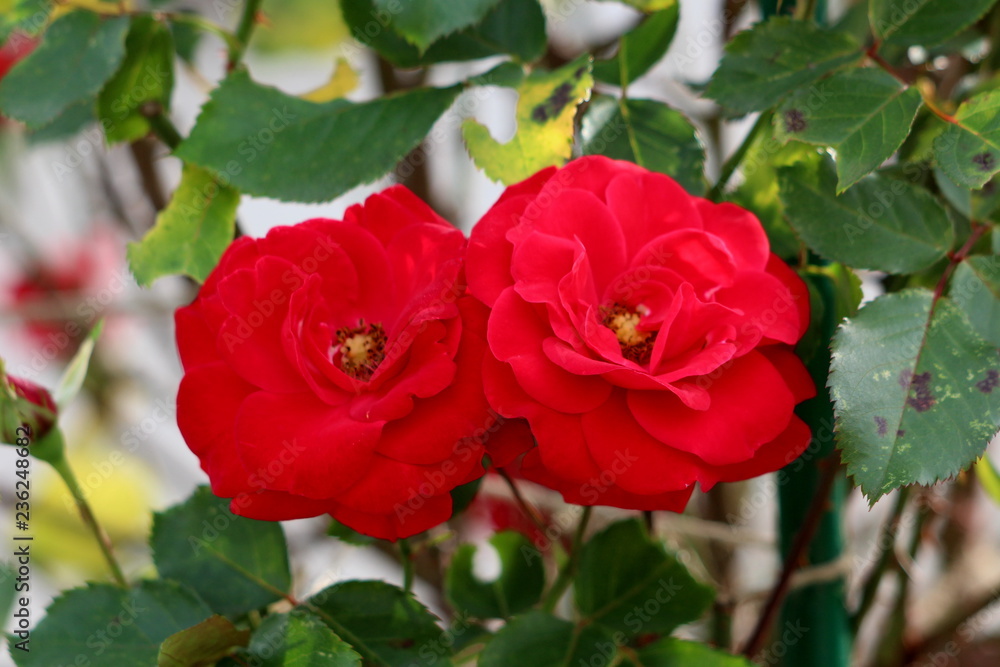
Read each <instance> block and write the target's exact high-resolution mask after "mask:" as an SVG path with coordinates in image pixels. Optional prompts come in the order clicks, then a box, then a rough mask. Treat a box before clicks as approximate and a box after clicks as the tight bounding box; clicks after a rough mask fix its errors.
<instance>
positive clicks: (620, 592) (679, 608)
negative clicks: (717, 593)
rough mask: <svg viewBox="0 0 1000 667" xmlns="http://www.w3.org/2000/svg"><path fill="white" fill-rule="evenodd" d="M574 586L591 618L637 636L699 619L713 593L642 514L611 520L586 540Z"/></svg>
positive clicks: (578, 600)
mask: <svg viewBox="0 0 1000 667" xmlns="http://www.w3.org/2000/svg"><path fill="white" fill-rule="evenodd" d="M574 591H575V592H576V605H577V607H578V608H579V610H580V613H581V614H583V615H584V616H585V617H586V618H587V620H588V621H591V622H593V623H598V624H600V625H602V626H605V627H607V628H610V629H612V630H620V631H623V632H626V633H628V634H630V635H633V636H634V635H639V634H646V633H654V632H655V633H659V634H669V633H670V632H671V631H672V630H673V629H674V628H676V627H677V626H679V625H683V624H685V623H689V622H691V621H694V620H697V619H698V618H699V617H700V616H701V615H702V614H703V613H704V612H705V610H706V609H707V608H708V606H709V605H710V604H711V602H712V597H713V594H712V590H711V589H710V588H708V587H707V586H704V585H703V584H700V583H698V582H697V581H695V580H694V579H693V578H692V577H691V575H690V574H688V571H687V569H686V568H685V567H684V566H683V565H682V564H681V563H680V562H678V561H677V559H676V558H674V557H673V556H672V555H670V554H668V553H667V552H666V551H665V550H664V548H663V546H662V545H660V544H659V543H658V542H655V541H653V540H651V539H650V538H649V536H648V535H647V534H646V530H645V529H644V528H643V526H642V524H641V523H640V521H639V520H638V519H628V520H626V521H620V522H618V523H616V524H613V525H612V526H610V527H609V528H606V529H605V530H603V531H601V532H600V533H598V534H597V535H595V536H594V537H593V538H591V540H590V541H589V542H587V544H586V546H585V547H584V549H583V554H582V555H581V557H580V572H579V575H578V576H577V579H576V581H575V582H574Z"/></svg>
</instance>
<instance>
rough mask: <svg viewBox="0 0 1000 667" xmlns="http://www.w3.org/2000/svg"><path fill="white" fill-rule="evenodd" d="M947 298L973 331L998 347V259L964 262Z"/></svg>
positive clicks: (981, 257)
mask: <svg viewBox="0 0 1000 667" xmlns="http://www.w3.org/2000/svg"><path fill="white" fill-rule="evenodd" d="M949 296H950V297H951V298H952V300H953V301H954V302H955V305H956V306H958V307H959V308H961V309H962V310H963V311H964V312H965V315H966V317H968V318H969V322H970V323H971V324H972V328H973V329H975V330H976V332H977V333H978V334H979V335H980V336H982V337H983V339H985V340H986V341H987V342H989V343H991V344H992V345H994V346H996V347H1000V255H978V256H975V257H968V258H966V259H965V260H964V261H963V262H962V263H961V264H959V265H958V268H957V269H956V270H955V276H954V277H953V278H952V281H951V291H950V292H949Z"/></svg>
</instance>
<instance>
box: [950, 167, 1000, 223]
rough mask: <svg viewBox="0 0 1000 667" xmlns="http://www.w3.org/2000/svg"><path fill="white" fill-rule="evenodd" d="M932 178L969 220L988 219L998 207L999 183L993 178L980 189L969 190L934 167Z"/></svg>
mask: <svg viewBox="0 0 1000 667" xmlns="http://www.w3.org/2000/svg"><path fill="white" fill-rule="evenodd" d="M934 180H935V182H936V183H937V185H938V188H939V189H940V190H941V194H942V195H943V196H944V198H945V199H947V200H948V203H949V204H951V205H952V206H954V207H955V210H957V211H958V212H959V213H961V214H962V215H963V216H965V217H966V218H968V219H970V220H988V219H990V218H991V217H992V216H993V215H994V214H995V213H996V212H997V209H1000V183H998V182H997V179H995V178H994V179H993V180H992V181H990V182H989V183H987V184H986V185H985V186H983V188H982V189H980V190H970V189H968V188H963V187H962V186H960V185H958V184H957V183H955V181H953V180H951V179H950V178H948V175H947V174H946V173H944V171H943V170H941V169H939V168H935V169H934Z"/></svg>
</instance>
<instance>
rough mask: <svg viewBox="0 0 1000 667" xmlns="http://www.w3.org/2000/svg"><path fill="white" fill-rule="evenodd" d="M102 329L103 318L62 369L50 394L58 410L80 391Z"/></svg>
mask: <svg viewBox="0 0 1000 667" xmlns="http://www.w3.org/2000/svg"><path fill="white" fill-rule="evenodd" d="M102 331H104V320H99V321H98V322H97V324H95V325H94V328H93V329H91V330H90V333H88V334H87V337H86V338H84V339H83V342H82V343H80V348H79V349H78V350H77V351H76V354H74V355H73V360H72V361H70V362H69V366H67V367H66V370H65V371H63V375H62V377H61V378H60V379H59V384H58V385H57V386H56V390H55V392H54V393H53V394H52V400H54V401H55V402H56V406H57V407H58V408H59V411H60V412H62V411H63V410H65V409H66V406H68V405H69V404H70V403H72V402H73V399H74V398H76V395H77V394H79V393H80V388H81V387H83V381H84V380H85V379H87V369H88V368H90V357H91V356H92V355H93V354H94V347H95V346H96V345H97V339H98V338H100V337H101V332H102Z"/></svg>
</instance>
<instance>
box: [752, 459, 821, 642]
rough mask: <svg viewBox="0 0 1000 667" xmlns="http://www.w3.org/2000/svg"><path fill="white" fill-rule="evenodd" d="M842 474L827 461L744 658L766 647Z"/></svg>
mask: <svg viewBox="0 0 1000 667" xmlns="http://www.w3.org/2000/svg"><path fill="white" fill-rule="evenodd" d="M839 473H840V466H839V465H838V464H837V461H836V460H834V459H828V460H827V461H826V470H824V472H823V478H822V481H821V482H820V486H819V488H818V489H817V490H816V495H815V496H813V499H812V504H811V505H810V506H809V513H808V514H807V515H806V520H805V521H804V522H803V524H802V529H801V530H800V531H799V534H798V536H797V537H796V538H795V542H794V544H793V545H792V548H791V549H790V550H789V551H788V556H787V558H785V564H784V566H783V567H782V568H781V575H780V576H779V577H778V582H777V584H775V586H774V589H773V590H772V591H771V596H770V598H768V601H767V604H766V605H765V607H764V613H762V614H761V617H760V619H759V620H758V621H757V626H756V627H755V628H754V630H753V633H752V634H751V635H750V639H748V640H747V643H746V646H744V648H743V651H742V653H743V655H744V656H747V657H753V656H754V655H756V654H757V653H758V652H759V651H760V649H761V647H762V646H763V644H764V641H765V640H766V639H767V634H768V632H769V631H770V629H771V625H772V624H773V623H774V618H775V616H777V614H778V610H779V609H781V603H782V602H783V601H784V599H785V595H786V594H787V593H788V589H789V584H790V583H791V581H792V575H793V574H794V573H795V571H796V570H797V569H798V568H799V564H800V563H801V561H802V558H803V556H805V553H806V549H808V548H809V544H810V543H811V542H812V539H813V537H814V536H815V535H816V530H817V529H818V528H819V523H820V519H821V518H822V517H823V514H824V513H825V512H826V506H827V501H828V499H829V496H830V492H831V491H832V490H833V484H834V482H836V481H837V476H838V474H839Z"/></svg>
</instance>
